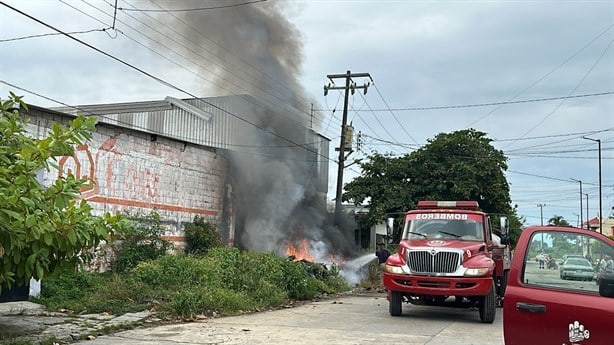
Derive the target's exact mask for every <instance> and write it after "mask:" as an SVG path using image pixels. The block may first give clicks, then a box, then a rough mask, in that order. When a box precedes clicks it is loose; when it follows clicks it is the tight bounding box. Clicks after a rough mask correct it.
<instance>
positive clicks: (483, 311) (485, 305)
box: [480, 281, 497, 323]
mask: <svg viewBox="0 0 614 345" xmlns="http://www.w3.org/2000/svg"><path fill="white" fill-rule="evenodd" d="M496 312H497V306H496V303H495V282H494V281H493V282H492V287H491V289H490V291H489V292H488V294H487V295H486V296H484V297H482V300H481V301H480V321H482V322H483V323H493V322H494V321H495V313H496Z"/></svg>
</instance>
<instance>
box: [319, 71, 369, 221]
mask: <svg viewBox="0 0 614 345" xmlns="http://www.w3.org/2000/svg"><path fill="white" fill-rule="evenodd" d="M326 77H327V78H328V79H330V81H331V82H332V85H331V84H330V83H329V84H328V85H324V96H326V95H328V90H345V99H344V101H343V119H342V123H341V141H340V143H339V163H338V165H339V166H338V170H337V193H336V195H335V225H336V226H339V225H340V224H341V212H342V210H341V208H342V207H341V194H342V191H343V169H344V168H345V158H346V157H345V152H346V151H349V153H351V152H352V151H351V150H352V148H351V146H350V147H346V138H347V119H348V101H349V98H350V97H349V96H350V92H351V93H352V95H353V94H354V92H355V91H356V89H363V90H364V93H365V94H366V93H367V88H368V87H369V85H370V83H366V84H364V85H363V86H356V83H355V82H354V81H353V80H352V78H369V79H371V81H373V79H372V78H371V75H370V74H369V73H352V72H350V71H347V72H346V74H330V75H327V76H326ZM339 78H345V86H334V84H335V81H334V79H339ZM349 153H348V155H349Z"/></svg>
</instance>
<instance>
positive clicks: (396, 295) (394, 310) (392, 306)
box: [388, 291, 403, 316]
mask: <svg viewBox="0 0 614 345" xmlns="http://www.w3.org/2000/svg"><path fill="white" fill-rule="evenodd" d="M402 298H403V296H401V293H400V292H398V291H391V292H390V303H389V304H388V311H389V312H390V316H401V313H402V305H401V302H402Z"/></svg>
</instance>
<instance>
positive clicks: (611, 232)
mask: <svg viewBox="0 0 614 345" xmlns="http://www.w3.org/2000/svg"><path fill="white" fill-rule="evenodd" d="M582 226H583V227H584V228H585V229H586V228H587V222H584V223H583V224H582ZM588 229H590V230H592V231H596V232H599V217H594V218H591V219H589V220H588ZM601 231H602V233H603V234H604V235H606V236H614V218H612V217H608V218H606V219H603V223H602V224H601Z"/></svg>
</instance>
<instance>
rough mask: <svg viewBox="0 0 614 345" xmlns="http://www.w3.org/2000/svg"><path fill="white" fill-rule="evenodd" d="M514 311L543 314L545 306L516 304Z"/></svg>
mask: <svg viewBox="0 0 614 345" xmlns="http://www.w3.org/2000/svg"><path fill="white" fill-rule="evenodd" d="M516 309H518V310H521V311H528V312H531V313H545V312H546V306H545V305H543V304H533V303H525V302H518V303H516Z"/></svg>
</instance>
